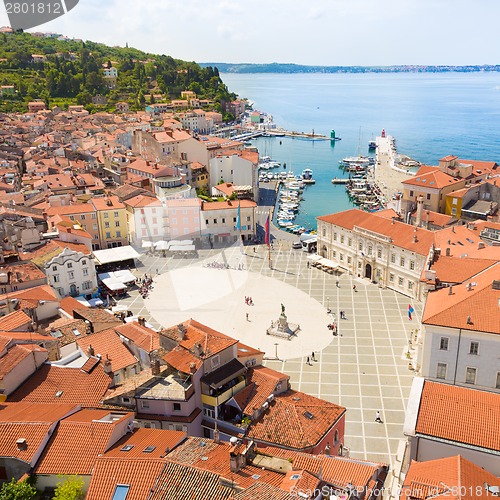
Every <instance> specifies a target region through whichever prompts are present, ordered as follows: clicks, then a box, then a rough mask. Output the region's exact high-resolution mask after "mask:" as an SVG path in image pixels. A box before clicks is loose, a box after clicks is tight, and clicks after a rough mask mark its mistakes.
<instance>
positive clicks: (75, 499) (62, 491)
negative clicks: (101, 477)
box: [52, 476, 85, 500]
mask: <svg viewBox="0 0 500 500" xmlns="http://www.w3.org/2000/svg"><path fill="white" fill-rule="evenodd" d="M60 477H61V481H60V482H58V483H57V488H56V490H55V491H54V496H53V497H52V500H82V499H83V496H84V495H83V486H84V484H85V483H84V482H83V479H82V478H81V477H80V476H60Z"/></svg>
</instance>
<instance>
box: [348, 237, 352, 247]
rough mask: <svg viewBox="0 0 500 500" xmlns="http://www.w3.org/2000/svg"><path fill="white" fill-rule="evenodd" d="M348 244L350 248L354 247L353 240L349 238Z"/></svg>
mask: <svg viewBox="0 0 500 500" xmlns="http://www.w3.org/2000/svg"><path fill="white" fill-rule="evenodd" d="M347 244H348V245H349V246H350V247H352V238H349V239H348V240H347Z"/></svg>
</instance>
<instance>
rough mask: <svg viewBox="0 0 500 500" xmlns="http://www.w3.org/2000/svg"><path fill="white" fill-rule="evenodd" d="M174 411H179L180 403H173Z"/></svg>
mask: <svg viewBox="0 0 500 500" xmlns="http://www.w3.org/2000/svg"><path fill="white" fill-rule="evenodd" d="M174 411H181V404H180V403H174Z"/></svg>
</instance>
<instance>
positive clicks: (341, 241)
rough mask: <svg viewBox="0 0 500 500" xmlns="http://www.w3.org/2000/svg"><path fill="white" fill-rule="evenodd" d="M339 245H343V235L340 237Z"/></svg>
mask: <svg viewBox="0 0 500 500" xmlns="http://www.w3.org/2000/svg"><path fill="white" fill-rule="evenodd" d="M340 243H342V244H343V243H344V235H343V234H342V235H341V236H340Z"/></svg>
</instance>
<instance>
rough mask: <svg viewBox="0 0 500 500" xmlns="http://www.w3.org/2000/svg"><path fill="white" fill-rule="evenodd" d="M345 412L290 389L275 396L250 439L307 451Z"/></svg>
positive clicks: (326, 402) (249, 435)
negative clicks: (310, 416) (308, 414)
mask: <svg viewBox="0 0 500 500" xmlns="http://www.w3.org/2000/svg"><path fill="white" fill-rule="evenodd" d="M345 411H346V409H345V408H343V407H342V406H338V405H336V404H333V403H330V402H328V401H324V400H322V399H318V398H315V397H313V396H309V395H308V394H305V393H302V392H297V391H292V390H289V391H286V392H284V393H282V394H277V395H276V396H275V398H274V401H273V402H272V403H271V404H270V405H269V409H268V410H267V411H266V412H264V413H263V414H262V416H261V417H259V419H257V420H256V421H254V422H252V424H251V426H250V427H249V429H248V432H247V436H248V437H249V438H250V439H255V440H257V441H260V442H264V443H269V444H274V445H275V446H284V447H287V448H293V449H296V450H306V449H308V448H311V447H314V446H315V445H316V444H317V443H318V442H319V441H320V440H321V439H322V438H323V436H324V435H325V434H326V433H327V432H328V430H329V429H330V428H331V427H332V426H333V425H334V424H335V423H336V422H337V421H338V419H340V418H341V417H342V416H343V415H344V414H345ZM306 412H308V413H310V414H311V415H312V418H309V417H308V416H307V415H306Z"/></svg>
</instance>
